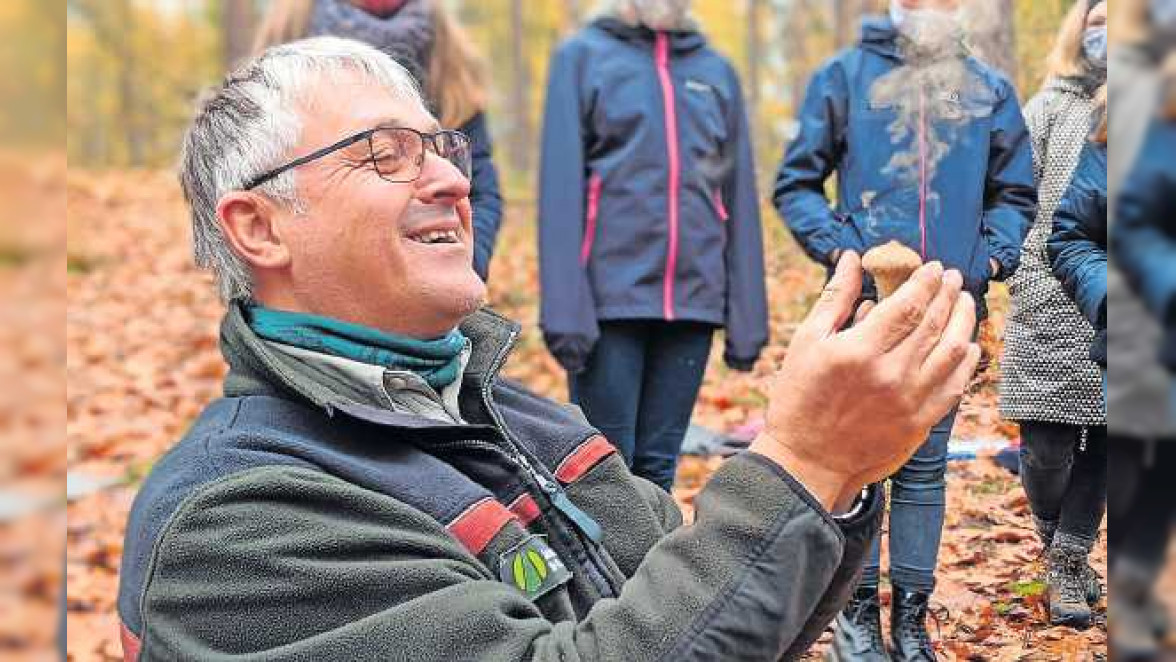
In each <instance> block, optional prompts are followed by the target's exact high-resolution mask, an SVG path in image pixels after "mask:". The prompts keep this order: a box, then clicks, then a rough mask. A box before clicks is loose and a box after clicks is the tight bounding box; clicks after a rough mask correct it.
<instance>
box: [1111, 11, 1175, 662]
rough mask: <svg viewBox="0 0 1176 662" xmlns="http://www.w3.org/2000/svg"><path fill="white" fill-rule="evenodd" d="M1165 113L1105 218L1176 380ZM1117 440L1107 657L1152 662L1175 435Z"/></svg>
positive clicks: (1120, 361)
mask: <svg viewBox="0 0 1176 662" xmlns="http://www.w3.org/2000/svg"><path fill="white" fill-rule="evenodd" d="M1170 4H1172V6H1171V7H1169V13H1168V15H1167V18H1168V21H1169V22H1168V25H1167V26H1166V27H1167V30H1168V34H1169V35H1176V3H1170ZM1170 43H1171V42H1170ZM1172 82H1173V80H1172V79H1171V78H1169V79H1168V80H1167V84H1168V85H1171V84H1172ZM1169 89H1176V88H1171V87H1170V88H1169ZM1174 101H1176V100H1174ZM1133 107H1135V106H1133ZM1167 115H1168V117H1167V118H1165V119H1160V120H1158V121H1152V122H1151V123H1150V126H1148V127H1146V128H1144V129H1141V132H1142V133H1143V134H1144V135H1143V138H1142V140H1141V143H1140V147H1139V155H1138V157H1137V160H1136V161H1135V162H1134V163H1133V164H1132V165H1131V166H1130V170H1129V171H1128V172H1130V175H1129V176H1127V177H1126V178H1125V180H1124V181H1123V183H1122V185H1121V186H1120V188H1119V189H1118V194H1117V197H1116V198H1115V202H1116V207H1117V210H1116V211H1117V214H1115V215H1113V216H1112V220H1111V223H1112V224H1113V226H1114V227H1113V231H1112V232H1111V239H1112V241H1111V250H1112V260H1111V262H1112V265H1113V268H1115V270H1116V271H1118V272H1122V273H1123V274H1124V275H1125V276H1126V277H1127V279H1128V281H1129V283H1130V285H1131V286H1132V290H1133V291H1134V292H1135V293H1137V294H1138V295H1139V297H1140V299H1141V300H1143V301H1144V302H1145V303H1146V305H1147V309H1148V310H1150V312H1151V313H1152V316H1153V317H1154V319H1155V320H1156V321H1158V322H1159V323H1160V324H1161V325H1162V327H1163V339H1162V340H1160V341H1159V344H1160V352H1159V358H1160V360H1161V361H1162V363H1163V365H1164V367H1166V368H1167V371H1168V373H1169V375H1171V376H1176V165H1174V164H1173V163H1172V155H1173V154H1176V102H1173V103H1172V104H1171V107H1170V108H1169V109H1168V111H1167ZM1135 121H1136V122H1138V119H1135ZM1118 144H1119V143H1117V142H1116V145H1118ZM1115 149H1116V150H1119V149H1120V148H1119V147H1116V148H1115ZM1116 154H1117V156H1116V157H1115V158H1116V160H1117V159H1120V158H1123V157H1122V156H1121V154H1122V152H1121V151H1117V152H1116ZM1112 190H1114V189H1112ZM1110 300H1111V302H1112V306H1111V307H1113V308H1115V314H1114V321H1115V323H1116V324H1119V323H1120V316H1122V315H1123V306H1124V304H1123V301H1122V300H1121V298H1120V297H1117V296H1114V295H1112V296H1111V297H1110ZM1132 333H1133V334H1134V335H1129V336H1127V337H1126V338H1121V337H1120V335H1119V334H1118V333H1116V334H1114V335H1112V336H1111V337H1110V340H1111V341H1112V346H1114V347H1115V349H1116V351H1115V368H1114V371H1113V372H1111V371H1108V373H1109V385H1110V386H1109V388H1110V389H1111V392H1114V389H1115V388H1116V387H1120V388H1121V386H1120V384H1121V382H1122V381H1123V380H1124V376H1123V372H1124V371H1125V370H1127V369H1128V368H1129V367H1131V366H1125V365H1124V363H1125V362H1126V359H1125V358H1124V356H1123V352H1121V351H1118V350H1119V349H1120V348H1119V347H1118V345H1119V344H1120V343H1133V344H1136V345H1138V344H1139V343H1141V342H1146V340H1145V339H1142V338H1139V337H1138V334H1137V333H1135V332H1132ZM1157 340H1159V339H1158V338H1157ZM1141 352H1142V353H1144V354H1145V355H1148V356H1150V357H1155V356H1156V355H1155V350H1154V348H1152V347H1149V346H1147V345H1144V346H1143V347H1142V348H1141ZM1171 403H1172V404H1171V406H1170V407H1169V408H1168V412H1167V414H1168V417H1169V419H1168V420H1169V421H1171V420H1172V417H1176V383H1173V388H1172V391H1171ZM1170 424H1171V425H1176V423H1170ZM1114 441H1115V442H1116V443H1115V444H1114V445H1113V446H1112V452H1113V455H1112V456H1111V471H1110V473H1111V475H1113V476H1115V480H1114V481H1113V486H1114V488H1115V489H1114V491H1112V493H1111V501H1110V505H1111V508H1112V510H1111V518H1112V519H1113V520H1114V522H1115V526H1114V528H1113V530H1112V532H1110V533H1109V535H1108V538H1109V540H1108V542H1109V545H1108V548H1109V550H1110V553H1111V561H1112V562H1113V564H1112V566H1111V575H1110V576H1111V584H1110V587H1111V604H1110V609H1111V610H1112V611H1113V612H1114V614H1115V619H1114V622H1113V623H1112V627H1111V629H1110V636H1111V641H1110V644H1111V651H1112V655H1114V656H1115V659H1153V658H1154V657H1155V656H1156V655H1157V654H1158V652H1159V647H1160V644H1161V643H1162V642H1163V641H1164V639H1166V638H1167V636H1168V634H1169V632H1170V628H1171V626H1170V623H1169V619H1170V617H1169V615H1168V614H1169V612H1168V610H1167V609H1166V608H1165V607H1164V603H1163V601H1162V600H1161V599H1160V598H1159V595H1160V594H1159V592H1158V591H1157V579H1158V578H1159V577H1160V576H1161V574H1162V572H1163V568H1164V564H1165V560H1166V559H1167V558H1168V548H1169V546H1170V539H1171V533H1172V529H1171V527H1170V526H1167V525H1165V524H1166V523H1170V522H1172V521H1173V519H1172V517H1173V513H1174V512H1176V503H1174V502H1173V500H1172V498H1171V489H1172V487H1171V480H1172V473H1173V470H1174V468H1176V435H1172V434H1168V435H1156V436H1154V437H1150V438H1143V439H1140V438H1119V439H1115V440H1114ZM1149 656H1150V657H1149Z"/></svg>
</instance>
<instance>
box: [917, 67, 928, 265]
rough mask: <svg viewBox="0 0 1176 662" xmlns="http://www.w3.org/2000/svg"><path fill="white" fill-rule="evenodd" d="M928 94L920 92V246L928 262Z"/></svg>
mask: <svg viewBox="0 0 1176 662" xmlns="http://www.w3.org/2000/svg"><path fill="white" fill-rule="evenodd" d="M927 158H928V157H927V92H926V91H925V90H922V89H920V90H919V246H920V251H919V252H920V254H921V255H922V256H923V261H924V262H926V261H927V188H928V183H927Z"/></svg>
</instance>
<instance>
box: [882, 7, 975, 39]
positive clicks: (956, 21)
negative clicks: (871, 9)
mask: <svg viewBox="0 0 1176 662" xmlns="http://www.w3.org/2000/svg"><path fill="white" fill-rule="evenodd" d="M962 16H963V8H962V7H961V8H959V9H954V10H943V9H907V8H906V7H903V6H902V2H900V1H899V0H890V21H891V22H892V23H894V27H896V28H898V31H899V32H902V33H903V34H906V35H908V36H910V35H914V34H916V33H918V32H919V31H920V30H922V29H924V28H933V29H945V28H950V29H958V28H959V25H960V19H961V18H962Z"/></svg>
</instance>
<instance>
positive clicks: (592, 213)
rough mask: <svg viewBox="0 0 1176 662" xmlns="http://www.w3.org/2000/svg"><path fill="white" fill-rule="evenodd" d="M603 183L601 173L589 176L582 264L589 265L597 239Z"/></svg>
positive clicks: (581, 249) (581, 246)
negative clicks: (597, 223)
mask: <svg viewBox="0 0 1176 662" xmlns="http://www.w3.org/2000/svg"><path fill="white" fill-rule="evenodd" d="M602 187H603V183H602V182H601V180H600V175H597V174H593V175H592V176H591V177H589V178H588V204H587V214H586V215H585V219H584V241H583V242H582V243H581V244H580V264H581V265H587V264H588V259H589V258H590V257H592V244H593V242H595V241H596V221H597V216H598V215H599V214H600V191H601V188H602Z"/></svg>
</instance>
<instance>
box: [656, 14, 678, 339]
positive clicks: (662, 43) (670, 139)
mask: <svg viewBox="0 0 1176 662" xmlns="http://www.w3.org/2000/svg"><path fill="white" fill-rule="evenodd" d="M656 51H657V53H656V60H657V76H658V79H659V80H660V81H661V87H662V103H663V105H664V106H665V115H666V153H667V156H668V157H669V161H670V163H669V166H670V181H669V221H670V245H669V249H668V250H667V251H666V273H665V280H664V285H663V291H662V298H663V300H664V303H663V308H664V313H665V317H666V320H667V321H673V319H674V271H675V270H676V269H677V268H678V188H679V184H680V178H681V167H682V164H681V163H680V162H679V155H678V110H677V107H676V105H675V103H674V96H675V95H674V79H673V77H672V76H671V75H670V38H669V35H667V34H666V33H665V32H659V33H657V42H656Z"/></svg>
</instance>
